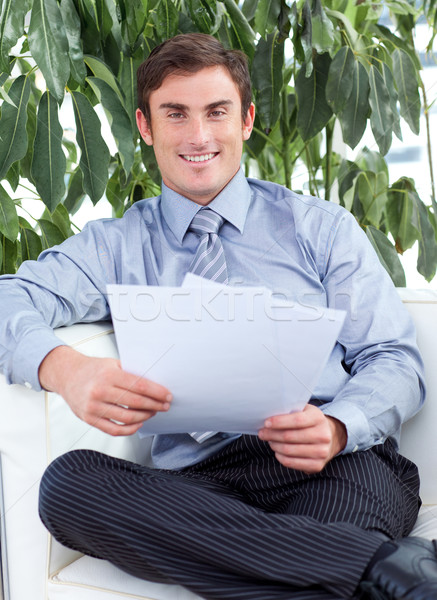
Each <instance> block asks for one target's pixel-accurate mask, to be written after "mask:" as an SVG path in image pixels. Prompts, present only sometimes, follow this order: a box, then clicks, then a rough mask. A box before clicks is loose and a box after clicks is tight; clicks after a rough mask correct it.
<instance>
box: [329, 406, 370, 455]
mask: <svg viewBox="0 0 437 600" xmlns="http://www.w3.org/2000/svg"><path fill="white" fill-rule="evenodd" d="M320 410H321V411H322V412H323V413H324V414H325V415H326V416H327V417H334V418H335V419H338V420H339V421H341V422H342V423H343V424H344V425H345V427H346V431H347V442H346V446H345V447H344V449H343V451H342V452H341V454H348V453H350V452H357V451H358V450H367V449H368V448H371V447H372V446H374V445H375V444H378V443H379V441H377V440H374V439H373V438H372V435H371V433H370V426H369V421H368V419H367V417H366V415H365V414H364V412H363V411H362V410H361V409H360V408H359V407H358V406H357V405H356V404H352V403H351V402H347V401H346V400H333V401H332V402H328V403H326V404H323V405H322V406H320Z"/></svg>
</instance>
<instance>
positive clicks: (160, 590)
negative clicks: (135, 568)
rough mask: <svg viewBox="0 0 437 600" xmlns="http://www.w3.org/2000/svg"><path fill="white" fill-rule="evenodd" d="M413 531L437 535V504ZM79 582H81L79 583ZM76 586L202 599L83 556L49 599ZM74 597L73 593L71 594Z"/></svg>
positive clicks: (57, 578) (53, 583) (93, 598)
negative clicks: (132, 575) (138, 577)
mask: <svg viewBox="0 0 437 600" xmlns="http://www.w3.org/2000/svg"><path fill="white" fill-rule="evenodd" d="M412 535H417V536H420V537H427V538H429V539H434V538H437V506H423V507H422V508H421V510H420V514H419V518H418V520H417V523H416V525H415V527H414V530H413V532H412ZM78 582H80V583H78ZM72 589H74V599H75V600H116V599H117V598H118V599H119V600H121V599H122V598H126V597H128V598H138V599H141V600H200V598H199V596H196V595H195V594H192V593H191V592H189V591H188V590H186V589H184V588H182V587H181V586H178V585H165V584H160V583H152V582H148V581H142V580H141V579H137V578H136V577H131V576H130V575H128V574H127V573H124V572H123V571H121V570H120V569H117V568H116V567H113V566H112V565H110V564H109V563H108V562H107V561H104V560H98V559H96V558H91V557H89V556H83V557H81V558H79V559H78V560H76V561H74V562H73V563H71V564H70V565H68V566H67V567H65V568H64V569H61V570H60V571H59V572H58V573H56V574H55V575H53V576H52V577H51V579H50V582H49V600H56V599H57V598H62V597H63V594H66V592H67V590H70V592H71V590H72ZM70 597H71V596H70Z"/></svg>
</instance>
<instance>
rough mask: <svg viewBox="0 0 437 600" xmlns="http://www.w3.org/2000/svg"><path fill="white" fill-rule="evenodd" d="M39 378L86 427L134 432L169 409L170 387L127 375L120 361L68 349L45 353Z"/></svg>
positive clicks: (115, 433)
mask: <svg viewBox="0 0 437 600" xmlns="http://www.w3.org/2000/svg"><path fill="white" fill-rule="evenodd" d="M39 380H40V383H41V386H42V387H43V388H44V389H46V390H48V391H53V392H56V393H58V394H59V395H61V396H62V397H63V398H64V400H65V401H66V402H67V404H68V405H69V406H70V408H71V410H72V411H73V412H74V414H75V415H77V416H78V417H79V418H80V419H82V420H83V421H85V423H88V424H89V425H92V426H93V427H97V429H100V430H101V431H104V432H105V433H109V434H111V435H131V434H133V433H135V432H136V431H138V429H140V427H141V425H142V424H143V423H144V421H147V420H148V419H150V418H151V417H153V416H154V415H155V414H156V413H157V412H158V411H160V412H161V411H162V412H165V411H167V410H168V409H169V408H170V403H171V399H172V396H171V393H170V392H169V390H168V389H167V388H165V387H163V386H162V385H159V384H157V383H154V382H153V381H150V380H148V379H145V378H143V377H138V376H136V375H133V374H131V373H128V372H127V371H124V370H123V369H122V368H121V365H120V362H119V361H118V360H115V359H112V358H95V357H89V356H85V355H84V354H81V353H80V352H77V351H76V350H74V349H73V348H70V347H68V346H59V347H57V348H55V349H54V350H52V351H51V352H49V354H47V356H46V357H45V358H44V360H43V361H42V363H41V365H40V368H39Z"/></svg>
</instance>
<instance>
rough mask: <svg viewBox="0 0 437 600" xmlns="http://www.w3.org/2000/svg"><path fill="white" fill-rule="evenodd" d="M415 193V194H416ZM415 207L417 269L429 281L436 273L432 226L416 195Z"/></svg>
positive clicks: (436, 256)
mask: <svg viewBox="0 0 437 600" xmlns="http://www.w3.org/2000/svg"><path fill="white" fill-rule="evenodd" d="M416 195H417V194H416ZM417 207H418V210H419V231H420V237H419V240H418V241H419V256H418V258H417V270H418V271H419V273H420V274H421V275H423V276H424V277H425V279H426V280H427V281H431V279H433V278H434V275H435V273H436V265H437V243H436V240H435V233H434V228H433V226H432V225H431V222H430V216H429V213H428V209H427V208H426V206H425V205H424V203H423V202H422V201H421V200H420V198H419V197H418V196H417Z"/></svg>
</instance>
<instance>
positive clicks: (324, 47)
mask: <svg viewBox="0 0 437 600" xmlns="http://www.w3.org/2000/svg"><path fill="white" fill-rule="evenodd" d="M311 22H312V41H313V47H314V48H315V49H316V50H317V52H318V53H319V54H322V53H323V52H327V51H328V50H330V49H331V48H332V46H333V45H334V26H333V24H332V22H331V20H330V19H329V18H328V17H327V16H326V13H325V11H324V10H323V7H322V3H321V2H320V0H314V4H313V11H312V18H311Z"/></svg>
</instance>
